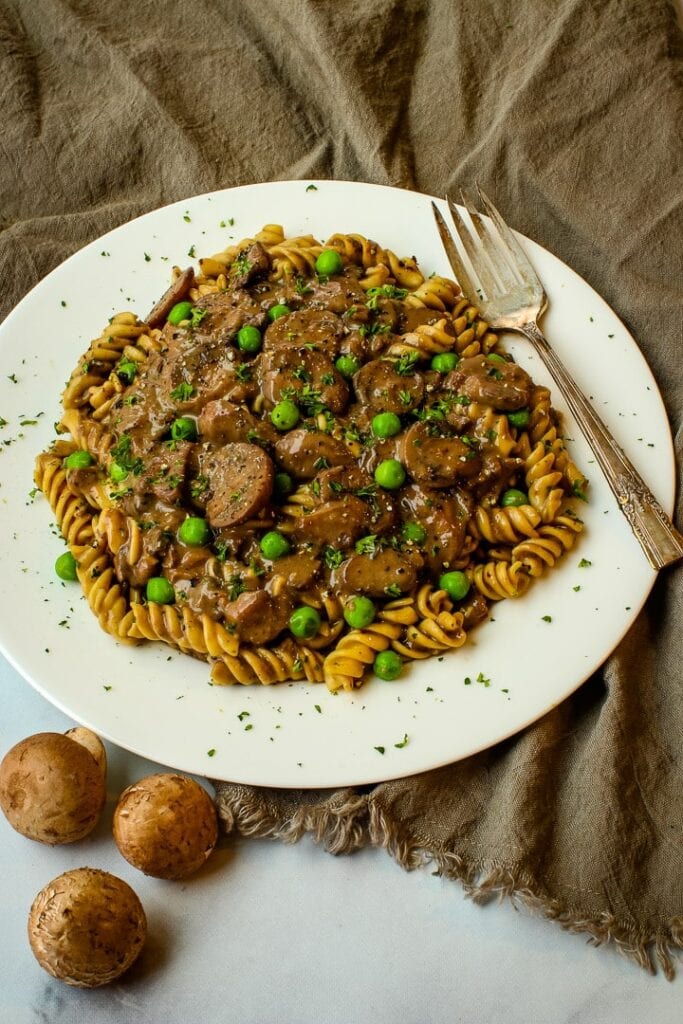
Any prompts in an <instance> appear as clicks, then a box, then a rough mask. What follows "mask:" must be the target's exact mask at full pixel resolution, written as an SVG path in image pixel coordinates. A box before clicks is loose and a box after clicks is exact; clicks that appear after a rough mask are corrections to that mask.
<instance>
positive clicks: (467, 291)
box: [432, 201, 477, 303]
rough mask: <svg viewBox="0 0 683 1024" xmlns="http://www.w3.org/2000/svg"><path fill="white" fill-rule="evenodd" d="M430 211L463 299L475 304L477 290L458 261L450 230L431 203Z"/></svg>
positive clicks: (434, 205)
mask: <svg viewBox="0 0 683 1024" xmlns="http://www.w3.org/2000/svg"><path fill="white" fill-rule="evenodd" d="M432 211H433V213H434V219H435V220H436V226H437V228H438V229H439V235H440V236H441V242H442V244H443V247H444V249H445V250H446V255H447V256H448V261H449V263H450V265H451V267H452V268H453V273H454V274H455V279H456V281H457V282H458V284H459V285H460V287H461V288H462V291H463V295H465V297H466V298H468V299H469V301H470V302H472V303H475V302H476V298H477V289H476V288H475V287H474V285H473V284H472V281H471V280H470V275H469V274H468V273H467V270H466V269H465V264H464V263H463V262H462V260H461V259H460V253H459V252H458V249H457V246H456V244H455V239H454V238H453V235H452V234H451V232H450V229H449V227H448V225H447V224H446V221H445V220H444V218H443V215H442V213H441V210H440V209H439V208H438V206H437V205H436V203H435V202H433V201H432Z"/></svg>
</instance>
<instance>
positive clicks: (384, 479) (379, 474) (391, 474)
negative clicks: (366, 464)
mask: <svg viewBox="0 0 683 1024" xmlns="http://www.w3.org/2000/svg"><path fill="white" fill-rule="evenodd" d="M405 478H406V471H405V469H404V468H403V466H402V465H401V463H400V462H399V461H398V459H385V460H384V461H383V462H380V464H379V466H378V467H377V469H376V470H375V483H376V484H379V486H380V487H383V488H384V489H385V490H387V491H395V490H396V489H397V488H399V487H400V486H401V484H402V483H403V482H404V481H405Z"/></svg>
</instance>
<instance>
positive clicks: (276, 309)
mask: <svg viewBox="0 0 683 1024" xmlns="http://www.w3.org/2000/svg"><path fill="white" fill-rule="evenodd" d="M291 312H292V311H291V309H290V308H289V306H286V305H285V304H284V302H276V303H275V305H274V306H271V307H270V309H269V310H268V319H269V320H278V319H279V318H280V317H281V316H287V314H288V313H291Z"/></svg>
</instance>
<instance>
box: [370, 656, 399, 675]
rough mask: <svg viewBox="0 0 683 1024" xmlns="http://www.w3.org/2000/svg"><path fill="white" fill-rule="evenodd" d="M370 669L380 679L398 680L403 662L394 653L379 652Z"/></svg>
mask: <svg viewBox="0 0 683 1024" xmlns="http://www.w3.org/2000/svg"><path fill="white" fill-rule="evenodd" d="M372 668H373V670H374V673H375V675H376V676H379V678H380V679H389V680H391V679H398V677H399V676H400V674H401V671H402V669H403V662H402V660H401V658H400V656H399V655H398V654H397V653H396V651H380V652H379V654H378V655H377V657H376V658H375V660H374V662H373V665H372Z"/></svg>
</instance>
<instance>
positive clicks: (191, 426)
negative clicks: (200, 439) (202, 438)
mask: <svg viewBox="0 0 683 1024" xmlns="http://www.w3.org/2000/svg"><path fill="white" fill-rule="evenodd" d="M171 437H172V438H173V440H174V441H196V440H197V424H196V423H195V421H194V420H193V419H190V417H189V416H179V417H178V419H177V420H173V423H172V424H171Z"/></svg>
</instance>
